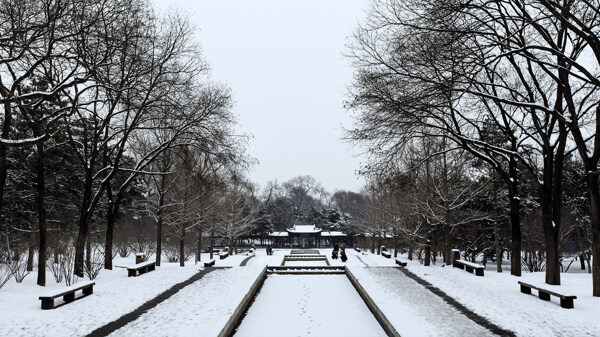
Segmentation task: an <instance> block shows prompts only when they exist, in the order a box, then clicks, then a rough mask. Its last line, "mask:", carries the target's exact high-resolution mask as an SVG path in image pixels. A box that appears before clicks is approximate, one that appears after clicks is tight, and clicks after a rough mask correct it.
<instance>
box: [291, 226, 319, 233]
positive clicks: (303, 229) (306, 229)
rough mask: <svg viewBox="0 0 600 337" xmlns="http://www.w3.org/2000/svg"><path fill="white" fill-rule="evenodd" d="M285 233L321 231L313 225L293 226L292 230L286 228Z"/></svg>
mask: <svg viewBox="0 0 600 337" xmlns="http://www.w3.org/2000/svg"><path fill="white" fill-rule="evenodd" d="M287 231H288V232H290V233H319V232H320V231H322V229H321V228H317V226H315V225H308V226H307V225H294V228H288V229H287Z"/></svg>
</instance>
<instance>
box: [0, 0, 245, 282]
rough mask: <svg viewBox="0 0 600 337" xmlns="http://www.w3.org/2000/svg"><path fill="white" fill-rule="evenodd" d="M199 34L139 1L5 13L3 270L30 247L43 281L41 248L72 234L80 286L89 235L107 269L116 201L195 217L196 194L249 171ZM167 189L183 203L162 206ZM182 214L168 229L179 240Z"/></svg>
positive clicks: (107, 0)
mask: <svg viewBox="0 0 600 337" xmlns="http://www.w3.org/2000/svg"><path fill="white" fill-rule="evenodd" d="M193 30H194V27H192V26H191V25H190V23H189V21H188V19H187V18H186V16H185V15H183V14H181V13H176V12H171V13H168V14H158V13H156V12H155V11H154V9H153V8H152V6H151V4H150V2H149V1H146V0H102V1H88V0H31V1H27V0H24V1H23V0H9V1H3V2H2V3H1V4H0V128H1V137H0V231H1V234H2V236H3V238H4V239H3V240H2V241H3V246H5V247H3V249H2V250H0V251H1V253H0V254H1V256H0V258H1V259H2V260H3V261H9V260H10V259H15V258H18V255H19V254H20V253H21V252H22V251H23V250H24V249H22V248H21V247H20V246H19V244H20V243H22V242H27V243H28V246H29V247H28V250H29V269H30V270H31V269H32V268H33V252H34V251H35V248H36V247H35V246H37V252H38V280H37V283H38V284H39V285H45V283H46V272H45V271H46V261H47V256H48V255H47V254H48V251H49V248H52V247H49V243H50V244H51V245H53V246H54V247H57V244H58V243H59V242H61V241H63V240H67V238H71V237H73V236H72V233H73V232H76V233H77V234H76V235H75V239H74V246H75V256H74V272H75V274H76V275H77V276H79V277H82V276H83V275H84V269H85V268H86V264H87V265H88V266H89V264H90V258H89V257H90V255H91V254H90V251H89V249H90V235H91V234H94V236H96V234H97V231H101V232H102V233H104V240H102V241H103V244H104V267H105V268H107V269H112V258H113V237H114V230H115V224H116V223H117V221H118V220H119V217H120V216H121V215H122V214H123V213H124V212H123V211H122V207H123V206H124V205H128V206H131V204H132V203H133V201H134V200H138V201H139V200H140V199H146V200H147V201H148V202H147V205H148V207H147V208H148V209H149V211H152V212H153V213H156V214H157V215H158V217H159V218H160V217H161V212H163V209H164V207H173V208H177V209H178V210H179V211H180V213H186V212H188V213H189V211H188V209H189V207H188V205H189V204H197V206H195V209H197V210H199V212H200V211H201V210H202V207H203V205H202V204H201V203H200V202H199V201H198V200H200V199H202V200H203V198H201V196H203V195H206V194H207V193H208V192H207V191H209V190H211V189H213V188H214V186H221V185H222V182H223V181H226V180H228V179H231V178H230V177H232V176H234V173H233V172H237V171H239V170H241V168H243V167H244V165H245V164H246V161H245V159H244V157H243V148H244V141H245V138H244V137H240V136H234V133H233V131H232V127H233V125H234V123H235V120H234V117H233V116H232V114H231V111H230V108H231V104H232V103H231V97H230V92H229V89H228V88H226V87H224V86H222V85H219V84H216V83H213V82H211V81H210V79H209V78H208V76H207V75H208V72H207V71H208V69H207V66H206V64H205V62H204V61H203V59H202V57H201V53H200V47H199V45H197V43H196V42H194V38H193ZM228 177H229V178H228ZM192 182H193V183H194V184H196V183H198V185H197V186H200V187H195V186H194V184H192ZM169 191H172V192H171V193H173V194H174V193H177V195H178V198H177V202H178V203H177V205H173V204H169V205H166V204H161V202H164V196H165V194H166V193H169ZM153 201H157V203H158V206H157V207H152V205H153V203H152V202H153ZM190 216H191V215H190V214H185V215H184V214H181V215H180V216H178V218H177V220H171V221H172V222H177V223H180V224H181V227H182V228H183V229H182V230H183V231H184V230H185V223H189V222H190V221H191V220H190V219H189V217H190ZM158 235H159V237H158V241H159V245H160V237H161V233H160V229H159V232H158ZM24 237H28V238H27V240H24ZM36 241H37V243H36ZM86 243H87V247H88V252H87V257H88V259H87V261H84V256H85V255H86V254H85V250H86Z"/></svg>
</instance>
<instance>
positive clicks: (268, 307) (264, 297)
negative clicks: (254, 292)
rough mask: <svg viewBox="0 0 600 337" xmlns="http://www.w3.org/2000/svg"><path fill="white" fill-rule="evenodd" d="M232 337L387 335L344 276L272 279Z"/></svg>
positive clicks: (285, 276)
mask: <svg viewBox="0 0 600 337" xmlns="http://www.w3.org/2000/svg"><path fill="white" fill-rule="evenodd" d="M234 336H236V337H255V336H263V337H269V336H272V337H285V336H373V337H375V336H386V334H385V331H384V330H383V329H382V328H381V326H380V325H379V323H378V322H377V320H376V319H375V317H374V316H373V315H372V314H371V312H370V311H369V308H368V307H367V306H366V304H365V303H364V302H363V300H362V299H361V297H360V295H358V293H357V292H356V290H355V289H354V287H353V286H352V284H351V283H350V281H349V280H348V278H347V277H346V276H345V275H316V276H315V275H270V276H268V277H267V280H266V281H265V283H264V285H263V287H262V289H261V291H260V293H259V294H258V296H257V297H256V300H255V302H254V304H253V305H252V306H250V309H249V310H248V313H247V315H246V317H245V318H244V320H243V321H242V323H241V324H240V326H239V328H238V331H237V333H236V334H235V335H234Z"/></svg>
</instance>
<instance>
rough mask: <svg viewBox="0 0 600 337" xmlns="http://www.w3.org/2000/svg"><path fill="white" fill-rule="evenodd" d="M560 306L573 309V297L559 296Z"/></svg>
mask: <svg viewBox="0 0 600 337" xmlns="http://www.w3.org/2000/svg"><path fill="white" fill-rule="evenodd" d="M560 306H561V307H563V308H565V309H573V308H574V306H573V299H572V298H561V299H560Z"/></svg>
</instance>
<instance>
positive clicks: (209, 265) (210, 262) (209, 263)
mask: <svg viewBox="0 0 600 337" xmlns="http://www.w3.org/2000/svg"><path fill="white" fill-rule="evenodd" d="M215 262H216V260H215V259H211V260H209V261H208V262H204V266H205V267H213V266H214V265H215Z"/></svg>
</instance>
